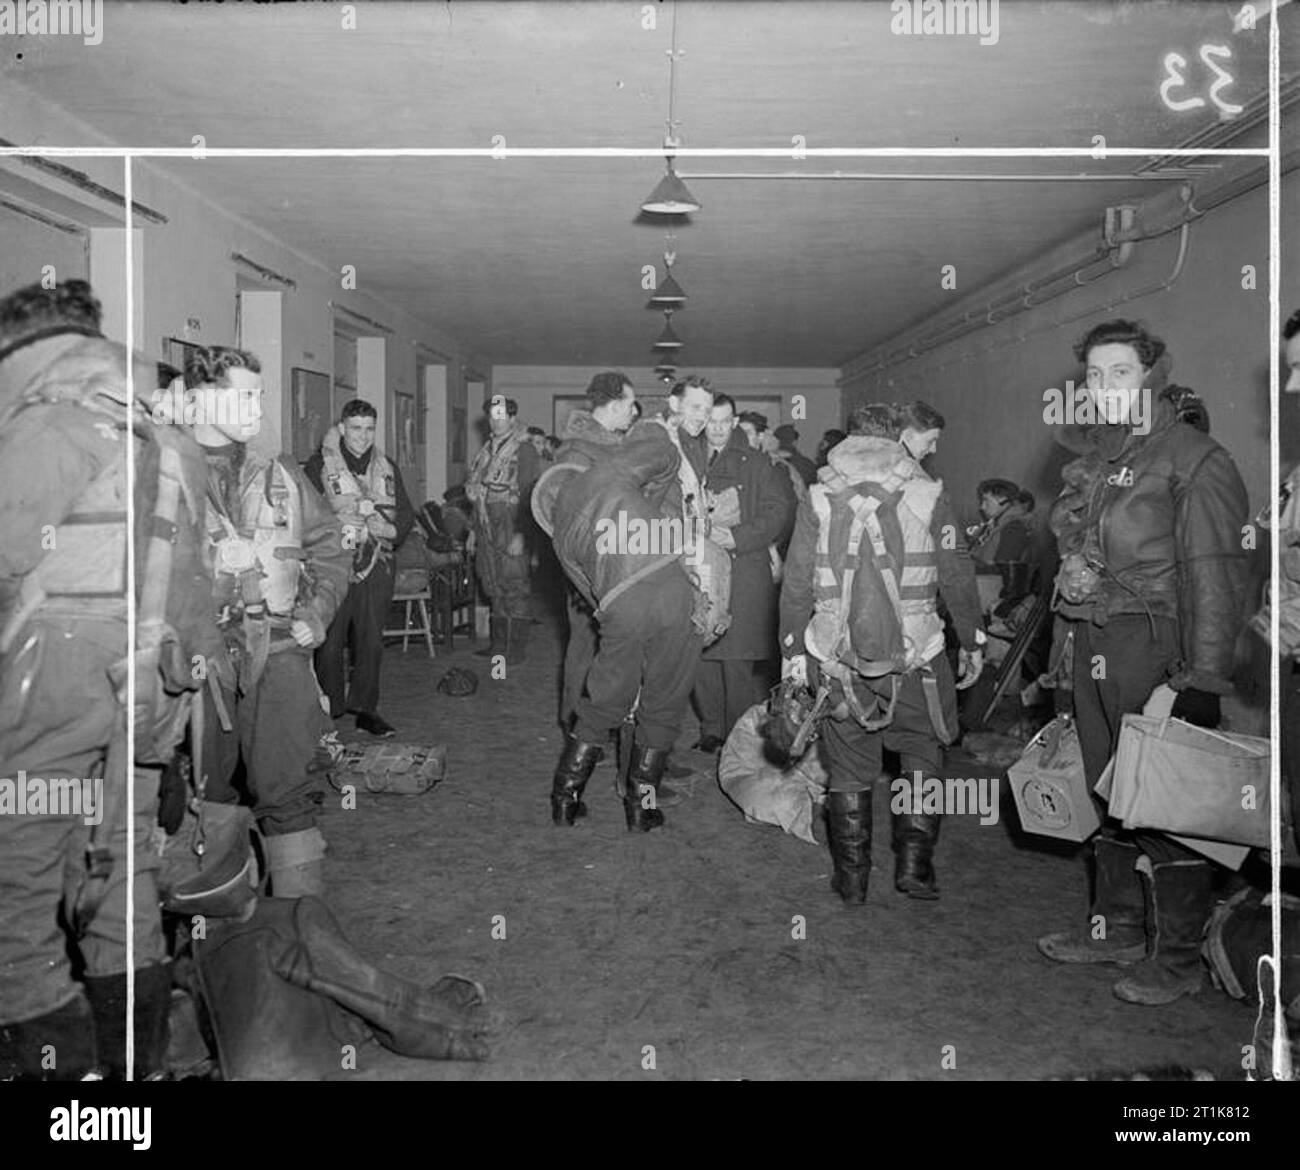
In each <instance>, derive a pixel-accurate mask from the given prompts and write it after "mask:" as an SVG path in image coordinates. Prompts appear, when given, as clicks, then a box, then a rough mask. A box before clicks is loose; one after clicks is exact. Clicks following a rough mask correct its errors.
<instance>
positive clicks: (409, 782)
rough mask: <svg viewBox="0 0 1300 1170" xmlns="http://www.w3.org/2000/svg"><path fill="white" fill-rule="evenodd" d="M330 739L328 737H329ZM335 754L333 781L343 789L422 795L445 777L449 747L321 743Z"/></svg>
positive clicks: (389, 742) (403, 744) (331, 764)
mask: <svg viewBox="0 0 1300 1170" xmlns="http://www.w3.org/2000/svg"><path fill="white" fill-rule="evenodd" d="M327 738H328V737H327ZM322 746H323V747H324V748H325V749H326V750H327V751H329V752H330V754H331V756H332V757H333V759H332V761H331V763H330V765H329V777H330V783H331V784H333V785H334V787H335V788H337V789H338V790H339V791H340V792H341V791H342V790H343V788H344V786H345V785H349V784H350V785H352V786H353V787H354V788H356V789H359V790H361V791H364V792H387V793H396V794H399V795H403V796H419V795H420V794H421V793H424V792H428V791H429V789H431V788H432V787H433V786H434V785H435V784H437V783H438V782H439V781H441V780H443V779H445V778H446V775H447V749H446V748H445V747H438V746H435V745H432V744H419V743H394V742H393V741H392V740H383V741H381V742H379V743H339V742H337V741H334V742H333V743H324V742H323V743H322Z"/></svg>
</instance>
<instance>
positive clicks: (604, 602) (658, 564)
mask: <svg viewBox="0 0 1300 1170" xmlns="http://www.w3.org/2000/svg"><path fill="white" fill-rule="evenodd" d="M677 559H678V556H677V554H676V553H664V555H663V556H661V557H659V558H658V559H657V560H654V561H651V562H650V563H649V564H648V565H642V566H641V568H639V569H637V571H636V572H635V573H633V574H632V575H631V576H630V577H626V578H624V579H623V580H622V581H620V582H619V583H618V584H617V585H615V586H614V588H613V589H611V590H610V591H609V592H608V593H606V594H605V596H604V597H602V598H601V599H600V605H599V607H598V608H597V610H596V617H597V618H598V619H599V618H600V616H601V615H602V614H603V613H604V612H605V611H606V610H607V609H608V608H609V607H610V606H611V605H613V604H614V602H615V601H616V600H618V598H619V597H621V596H622V595H623V594H624V593H626V592H627V591H628V590H629V589H631V588H632V586H633V585H635V584H636V583H637V582H638V581H644V580H645V579H646V578H647V577H649V576H650V574H651V573H657V572H658V571H659V570H660V569H662V568H664V566H666V565H671V564H672V563H673V561H675V560H677Z"/></svg>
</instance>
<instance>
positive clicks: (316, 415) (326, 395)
mask: <svg viewBox="0 0 1300 1170" xmlns="http://www.w3.org/2000/svg"><path fill="white" fill-rule="evenodd" d="M289 394H290V406H291V409H292V411H293V431H292V434H293V448H292V449H293V457H294V458H295V459H296V460H298V462H299V463H305V462H306V461H307V460H308V459H310V458H311V457H312V455H313V454H315V452H316V449H317V448H318V447H319V446H320V443H321V440H322V439H323V438H324V437H325V432H326V431H327V430H329V427H330V423H331V422H332V421H333V417H334V416H333V414H332V413H331V411H330V378H329V375H328V374H322V373H319V372H318V371H316V370H304V369H300V368H298V367H294V369H292V370H291V371H290V372H289Z"/></svg>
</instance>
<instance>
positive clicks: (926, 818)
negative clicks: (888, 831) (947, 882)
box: [894, 813, 941, 902]
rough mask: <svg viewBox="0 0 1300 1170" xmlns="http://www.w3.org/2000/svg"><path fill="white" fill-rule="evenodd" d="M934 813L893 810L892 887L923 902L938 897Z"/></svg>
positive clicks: (935, 818)
mask: <svg viewBox="0 0 1300 1170" xmlns="http://www.w3.org/2000/svg"><path fill="white" fill-rule="evenodd" d="M940 819H941V818H940V816H939V814H938V813H897V814H895V816H894V889H896V890H897V891H898V892H899V893H900V894H906V895H907V896H908V897H909V898H919V899H921V900H922V901H925V902H933V901H936V900H937V899H938V897H939V883H938V881H937V880H936V878H935V873H934V847H935V845H936V844H937V843H938V841H939V821H940Z"/></svg>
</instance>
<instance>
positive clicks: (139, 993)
mask: <svg viewBox="0 0 1300 1170" xmlns="http://www.w3.org/2000/svg"><path fill="white" fill-rule="evenodd" d="M86 998H87V999H89V1000H90V1007H91V1011H92V1012H93V1013H94V1017H95V1051H96V1059H95V1068H96V1072H97V1073H98V1074H99V1076H100V1077H101V1078H102V1079H107V1080H114V1081H119V1080H123V1079H124V1078H125V1077H126V975H125V973H123V974H121V975H88V976H87V977H86ZM171 1006H172V965H171V963H170V962H167V963H156V964H154V965H153V966H152V967H141V968H140V969H139V970H137V971H136V973H135V1067H134V1070H133V1074H132V1075H133V1076H134V1078H135V1079H136V1080H137V1081H143V1080H150V1079H153V1080H157V1079H161V1078H162V1076H163V1075H164V1074H165V1073H166V1061H167V1018H168V1016H169V1015H170V1013H171Z"/></svg>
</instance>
